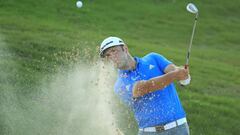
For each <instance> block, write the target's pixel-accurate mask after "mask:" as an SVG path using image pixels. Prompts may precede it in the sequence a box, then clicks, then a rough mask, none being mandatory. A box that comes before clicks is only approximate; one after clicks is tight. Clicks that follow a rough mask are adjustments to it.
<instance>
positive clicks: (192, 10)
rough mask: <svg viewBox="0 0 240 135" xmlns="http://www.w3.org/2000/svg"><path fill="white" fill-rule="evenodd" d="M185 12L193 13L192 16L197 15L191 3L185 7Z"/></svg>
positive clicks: (195, 8)
mask: <svg viewBox="0 0 240 135" xmlns="http://www.w3.org/2000/svg"><path fill="white" fill-rule="evenodd" d="M186 8H187V11H189V12H191V13H193V14H197V13H198V9H197V7H196V6H195V5H194V4H193V3H188V5H187V7H186Z"/></svg>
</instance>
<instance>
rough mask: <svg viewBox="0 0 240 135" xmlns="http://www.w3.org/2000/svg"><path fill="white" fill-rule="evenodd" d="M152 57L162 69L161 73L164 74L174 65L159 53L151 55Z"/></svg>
mask: <svg viewBox="0 0 240 135" xmlns="http://www.w3.org/2000/svg"><path fill="white" fill-rule="evenodd" d="M150 55H151V57H152V58H153V59H154V60H155V61H156V63H157V65H158V67H159V68H160V69H161V71H163V72H164V70H165V68H166V67H167V66H168V65H169V64H172V62H171V61H169V60H168V59H166V58H165V57H164V56H162V55H160V54H158V53H150Z"/></svg>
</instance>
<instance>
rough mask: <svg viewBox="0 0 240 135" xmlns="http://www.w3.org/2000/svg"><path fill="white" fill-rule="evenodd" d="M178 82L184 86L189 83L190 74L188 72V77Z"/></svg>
mask: <svg viewBox="0 0 240 135" xmlns="http://www.w3.org/2000/svg"><path fill="white" fill-rule="evenodd" d="M179 82H180V84H181V85H184V86H185V85H188V84H190V82H191V76H190V74H188V79H186V80H180V81H179Z"/></svg>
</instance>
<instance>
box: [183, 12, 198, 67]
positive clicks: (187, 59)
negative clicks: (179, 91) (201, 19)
mask: <svg viewBox="0 0 240 135" xmlns="http://www.w3.org/2000/svg"><path fill="white" fill-rule="evenodd" d="M197 18H198V14H196V17H195V20H194V24H193V29H192V35H191V39H190V43H189V46H188V51H187V58H186V64H185V68H187V67H188V65H189V59H190V53H191V48H192V42H193V37H194V33H195V28H196V25H197Z"/></svg>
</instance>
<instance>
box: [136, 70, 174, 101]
mask: <svg viewBox="0 0 240 135" xmlns="http://www.w3.org/2000/svg"><path fill="white" fill-rule="evenodd" d="M176 74H177V72H169V73H167V74H164V75H162V76H158V77H155V78H152V79H150V80H146V81H140V82H138V83H136V85H135V86H134V88H133V97H140V96H143V95H145V94H148V93H151V92H154V91H156V90H159V89H163V88H164V87H166V86H167V85H169V84H170V83H172V82H173V81H174V80H175V79H176Z"/></svg>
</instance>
